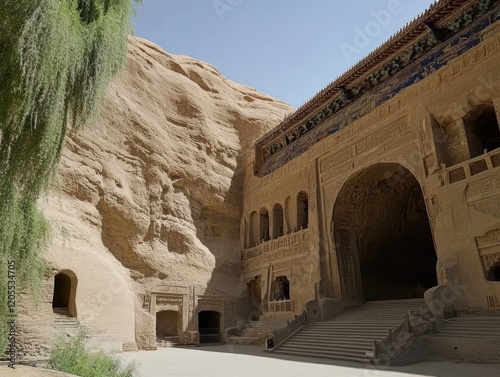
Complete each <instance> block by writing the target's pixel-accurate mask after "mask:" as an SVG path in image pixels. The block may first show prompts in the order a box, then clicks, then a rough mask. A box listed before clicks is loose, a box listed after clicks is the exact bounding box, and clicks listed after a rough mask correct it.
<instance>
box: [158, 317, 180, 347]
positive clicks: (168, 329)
mask: <svg viewBox="0 0 500 377" xmlns="http://www.w3.org/2000/svg"><path fill="white" fill-rule="evenodd" d="M179 314H180V313H179V312H178V311H174V310H162V311H159V312H157V313H156V338H157V339H161V340H165V339H167V338H171V337H177V336H179V317H180V315H179Z"/></svg>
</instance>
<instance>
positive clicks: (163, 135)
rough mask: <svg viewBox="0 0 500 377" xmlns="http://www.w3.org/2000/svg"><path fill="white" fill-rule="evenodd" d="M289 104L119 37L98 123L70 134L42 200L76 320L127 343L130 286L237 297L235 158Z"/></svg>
mask: <svg viewBox="0 0 500 377" xmlns="http://www.w3.org/2000/svg"><path fill="white" fill-rule="evenodd" d="M292 111H293V109H292V108H291V107H290V106H288V105H287V104H285V103H283V102H280V101H277V100H275V99H273V98H271V97H269V96H267V95H265V94H262V93H259V92H257V91H256V90H255V89H252V88H250V87H247V86H244V85H240V84H236V83H234V82H232V81H230V80H228V79H226V78H225V77H223V76H222V75H221V74H220V73H219V72H218V71H217V70H216V69H215V68H214V67H212V66H211V65H209V64H207V63H203V62H200V61H197V60H195V59H192V58H189V57H185V56H173V55H169V54H167V53H165V52H164V51H163V50H162V49H161V48H159V47H158V46H156V45H154V44H153V43H150V42H148V41H146V40H143V39H139V38H130V43H129V56H128V61H127V67H126V71H125V73H124V74H123V75H122V76H121V77H120V78H119V79H118V80H116V82H115V83H114V84H113V85H112V87H111V88H110V90H109V93H108V96H107V99H106V104H105V107H104V110H103V114H102V119H101V121H99V124H98V125H96V126H91V127H87V128H86V129H83V130H80V131H77V132H73V133H72V134H71V135H69V137H68V138H67V140H66V145H65V148H64V151H63V157H62V161H61V164H60V169H59V181H58V184H57V188H56V189H55V190H54V192H53V193H52V194H51V195H50V196H49V198H48V200H46V201H44V202H43V203H42V207H43V209H44V211H45V213H46V215H47V216H48V217H49V219H50V220H51V224H52V229H53V232H52V233H53V234H52V243H51V245H50V247H49V250H48V252H47V259H48V261H49V263H50V265H51V266H52V267H53V268H54V271H56V270H57V271H60V270H64V269H68V270H71V271H72V272H74V273H75V275H76V277H77V280H78V289H77V292H76V308H77V311H78V320H79V321H80V323H81V324H82V325H85V326H86V327H88V328H90V329H91V332H92V331H93V332H94V333H95V334H100V336H101V337H102V339H107V340H110V341H111V340H116V339H117V338H119V339H121V341H122V342H123V343H127V342H134V334H133V331H134V328H140V327H141V326H143V324H141V323H140V322H141V320H140V319H139V320H138V319H137V317H136V316H135V314H134V306H135V310H136V311H137V309H138V308H140V307H141V305H142V303H141V302H138V301H140V300H139V299H138V297H139V294H141V293H147V292H151V291H154V290H156V289H158V287H159V286H165V285H170V286H186V285H189V286H193V287H195V288H196V290H197V293H199V294H203V293H204V292H210V293H211V294H213V293H218V294H221V295H225V296H226V297H232V298H234V299H235V300H236V299H238V298H242V297H246V293H245V292H246V291H245V289H246V287H245V285H244V284H243V282H242V281H241V278H240V254H239V251H240V250H241V243H240V235H239V232H240V219H241V209H242V187H243V179H244V175H245V174H244V172H245V168H246V162H245V161H246V160H247V159H246V157H245V156H247V157H248V156H250V155H251V154H252V153H253V149H252V147H253V141H254V140H255V139H256V138H258V137H259V136H260V135H262V134H263V133H264V132H266V131H268V130H270V129H271V128H272V127H274V126H276V125H277V124H278V123H279V122H280V121H281V120H282V119H283V117H284V116H285V115H286V114H287V113H290V112H292ZM50 300H51V297H50V294H48V295H47V297H46V302H47V301H50ZM49 312H50V310H47V313H46V314H47V315H49V314H50V313H49ZM117 316H118V317H117ZM43 318H44V316H41V317H40V321H42V320H43ZM227 320H228V319H227V318H226V321H227ZM231 321H232V320H231ZM146 327H147V328H149V327H151V326H149V325H147V326H145V328H146ZM144 331H146V330H144ZM147 331H154V329H150V330H147ZM136 338H137V334H136Z"/></svg>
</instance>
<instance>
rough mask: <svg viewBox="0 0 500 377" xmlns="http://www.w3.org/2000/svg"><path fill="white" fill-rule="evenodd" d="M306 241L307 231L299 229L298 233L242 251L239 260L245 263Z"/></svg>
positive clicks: (307, 238) (307, 239)
mask: <svg viewBox="0 0 500 377" xmlns="http://www.w3.org/2000/svg"><path fill="white" fill-rule="evenodd" d="M307 241H309V232H308V229H301V230H299V231H298V232H294V233H290V234H285V235H284V236H281V237H278V238H276V239H273V240H269V241H265V242H263V243H261V244H260V245H258V246H255V247H252V248H248V249H244V250H243V251H242V253H241V259H242V261H245V260H248V259H253V258H257V257H260V256H261V255H264V254H267V253H269V252H271V251H275V250H279V249H282V248H287V247H293V246H297V245H300V244H301V243H303V242H307Z"/></svg>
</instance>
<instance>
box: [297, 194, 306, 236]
mask: <svg viewBox="0 0 500 377" xmlns="http://www.w3.org/2000/svg"><path fill="white" fill-rule="evenodd" d="M308 226H309V203H308V197H307V194H306V193H305V192H303V191H302V192H299V194H298V195H297V230H300V229H307V227H308Z"/></svg>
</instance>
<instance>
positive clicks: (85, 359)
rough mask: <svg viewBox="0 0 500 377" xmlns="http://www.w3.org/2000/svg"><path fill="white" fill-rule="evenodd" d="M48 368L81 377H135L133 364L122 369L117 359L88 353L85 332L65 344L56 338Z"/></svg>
mask: <svg viewBox="0 0 500 377" xmlns="http://www.w3.org/2000/svg"><path fill="white" fill-rule="evenodd" d="M48 367H49V368H51V369H54V370H58V371H61V372H65V373H71V374H75V375H77V376H81V377H136V376H138V373H137V370H136V367H135V365H134V364H129V365H127V366H125V367H122V366H121V364H120V361H119V360H118V359H117V358H114V357H111V356H109V355H106V354H103V353H97V354H94V353H90V352H89V351H88V350H87V349H86V347H85V332H83V331H80V332H79V333H78V335H77V336H76V337H75V338H73V339H71V340H70V341H69V342H67V343H66V342H65V340H64V338H58V339H57V340H56V342H55V344H54V347H53V348H52V351H51V354H50V360H49V364H48Z"/></svg>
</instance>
